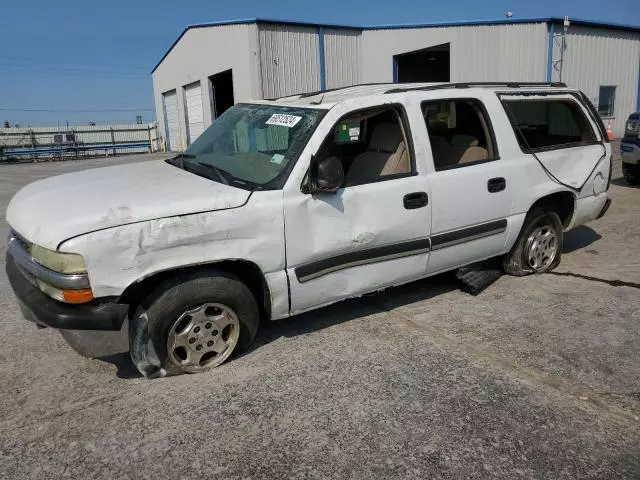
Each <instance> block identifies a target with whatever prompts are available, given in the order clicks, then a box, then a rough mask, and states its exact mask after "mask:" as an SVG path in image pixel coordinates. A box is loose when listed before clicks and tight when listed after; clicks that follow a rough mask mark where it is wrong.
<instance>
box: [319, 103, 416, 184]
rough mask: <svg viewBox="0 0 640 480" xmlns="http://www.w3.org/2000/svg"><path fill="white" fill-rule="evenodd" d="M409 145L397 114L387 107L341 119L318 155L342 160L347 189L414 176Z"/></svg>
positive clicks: (349, 115) (362, 111)
mask: <svg viewBox="0 0 640 480" xmlns="http://www.w3.org/2000/svg"><path fill="white" fill-rule="evenodd" d="M408 145H409V144H408V143H407V135H406V133H405V128H404V126H403V122H402V120H401V117H400V115H399V114H398V111H397V110H396V108H394V107H392V106H384V107H375V108H369V109H365V110H359V111H357V112H352V113H350V114H348V115H347V116H345V117H343V118H341V119H340V121H338V123H336V124H335V125H334V128H333V130H332V131H331V133H330V134H329V135H328V136H327V138H326V139H325V141H324V142H323V144H322V146H321V147H320V149H319V150H318V154H317V155H319V156H320V157H321V158H327V157H330V156H335V157H337V158H338V159H340V161H341V162H342V166H343V168H344V172H345V186H350V185H360V184H363V183H370V182H376V181H380V180H391V179H393V178H397V177H398V176H404V175H407V174H411V173H412V171H413V167H412V165H413V163H414V162H412V159H411V152H410V150H409V148H408Z"/></svg>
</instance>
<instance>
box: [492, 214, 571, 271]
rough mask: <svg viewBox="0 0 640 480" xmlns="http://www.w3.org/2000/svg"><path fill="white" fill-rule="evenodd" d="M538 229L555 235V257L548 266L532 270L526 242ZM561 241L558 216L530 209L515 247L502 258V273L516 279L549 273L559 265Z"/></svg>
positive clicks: (560, 223) (560, 225)
mask: <svg viewBox="0 0 640 480" xmlns="http://www.w3.org/2000/svg"><path fill="white" fill-rule="evenodd" d="M539 228H548V229H551V231H552V232H553V234H555V238H556V241H555V255H554V256H553V258H552V260H551V261H550V262H549V263H548V264H544V265H543V266H542V267H541V268H533V267H532V266H531V265H530V263H529V260H528V258H527V253H528V252H527V251H526V250H527V248H528V244H527V242H528V241H529V239H530V238H531V235H532V234H534V232H535V231H536V230H538V229H539ZM562 240H563V236H562V222H561V221H560V217H559V216H558V214H557V213H556V212H553V211H550V210H546V209H543V208H537V207H536V208H534V209H532V210H531V211H530V212H529V213H528V214H527V216H526V218H525V220H524V225H523V227H522V230H521V232H520V235H519V236H518V239H517V240H516V243H515V245H514V246H513V248H512V249H511V251H510V252H509V253H507V254H506V255H505V257H504V262H503V268H504V271H505V272H506V273H508V274H509V275H514V276H517V277H522V276H524V275H529V274H532V273H545V272H550V271H551V270H553V269H554V268H556V267H557V266H558V264H559V263H560V257H561V254H562Z"/></svg>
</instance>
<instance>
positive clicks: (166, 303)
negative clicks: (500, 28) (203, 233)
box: [129, 270, 259, 377]
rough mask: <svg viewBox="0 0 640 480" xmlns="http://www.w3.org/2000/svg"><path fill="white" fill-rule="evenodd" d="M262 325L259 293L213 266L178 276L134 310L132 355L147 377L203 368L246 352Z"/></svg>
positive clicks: (166, 282)
mask: <svg viewBox="0 0 640 480" xmlns="http://www.w3.org/2000/svg"><path fill="white" fill-rule="evenodd" d="M258 324H259V314H258V306H257V304H256V301H255V298H254V296H253V294H252V293H251V291H250V290H249V288H248V287H247V286H246V285H245V284H244V283H242V282H241V281H240V280H238V279H237V278H236V277H234V276H231V275H228V274H226V273H224V272H218V271H210V270H208V271H202V272H198V273H195V274H191V275H185V276H180V277H177V278H175V279H170V280H167V281H165V282H164V283H163V284H161V285H160V286H159V287H158V289H157V290H156V291H155V292H154V293H152V294H151V295H149V296H148V297H146V298H145V299H144V300H143V301H142V302H141V303H140V305H139V306H138V307H137V309H136V310H135V313H134V315H133V318H132V319H131V321H130V329H129V344H130V349H129V350H130V354H131V359H132V360H133V363H134V364H135V365H136V367H137V368H138V370H139V371H140V373H142V374H143V375H145V376H146V377H157V376H164V375H176V374H180V373H199V372H203V371H206V370H209V369H211V368H214V367H217V366H218V365H220V364H222V363H223V362H224V361H226V360H227V359H228V358H229V357H230V356H231V355H233V354H234V353H240V352H243V351H245V350H246V349H247V348H248V347H249V346H250V345H251V343H252V341H253V339H254V338H255V335H256V333H257V331H258Z"/></svg>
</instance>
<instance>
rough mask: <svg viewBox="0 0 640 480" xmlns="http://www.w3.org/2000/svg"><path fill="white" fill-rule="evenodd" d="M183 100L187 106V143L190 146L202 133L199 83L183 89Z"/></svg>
mask: <svg viewBox="0 0 640 480" xmlns="http://www.w3.org/2000/svg"><path fill="white" fill-rule="evenodd" d="M184 99H185V102H184V103H185V105H186V106H187V142H188V143H189V145H191V144H192V143H193V141H194V140H195V139H196V138H198V136H200V134H201V133H202V132H203V131H204V115H203V113H202V89H201V88H200V82H196V83H192V84H191V85H187V86H186V87H184Z"/></svg>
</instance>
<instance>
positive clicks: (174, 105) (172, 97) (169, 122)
mask: <svg viewBox="0 0 640 480" xmlns="http://www.w3.org/2000/svg"><path fill="white" fill-rule="evenodd" d="M162 103H163V106H164V124H165V125H166V127H167V149H168V150H177V149H178V148H179V145H178V135H179V134H180V122H179V121H178V95H177V94H176V91H175V90H172V91H171V92H167V93H163V94H162Z"/></svg>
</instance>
